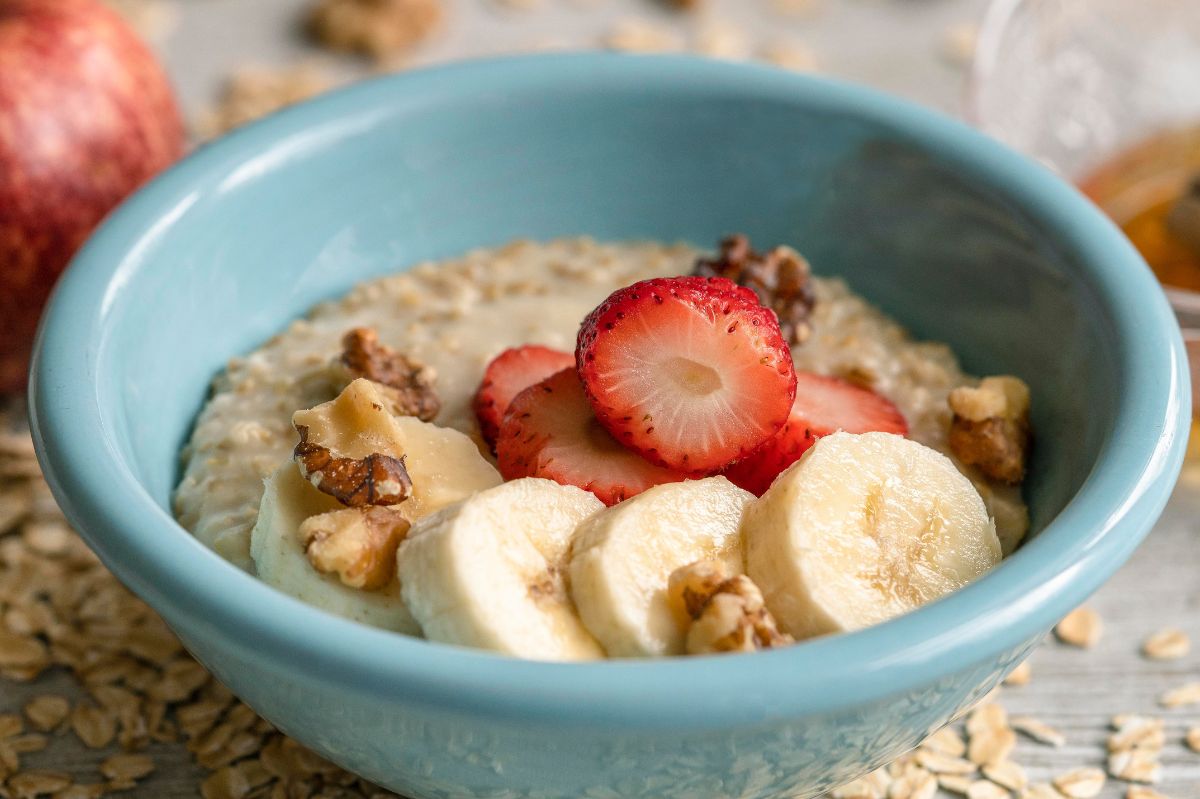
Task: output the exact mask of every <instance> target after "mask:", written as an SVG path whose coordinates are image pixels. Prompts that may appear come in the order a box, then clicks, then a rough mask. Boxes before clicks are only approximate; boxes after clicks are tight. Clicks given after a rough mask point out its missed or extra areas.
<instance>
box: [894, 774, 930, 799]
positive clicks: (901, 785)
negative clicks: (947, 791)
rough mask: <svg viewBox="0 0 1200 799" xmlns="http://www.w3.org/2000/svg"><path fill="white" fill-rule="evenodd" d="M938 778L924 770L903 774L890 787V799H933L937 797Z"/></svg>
mask: <svg viewBox="0 0 1200 799" xmlns="http://www.w3.org/2000/svg"><path fill="white" fill-rule="evenodd" d="M937 789H938V782H937V778H936V777H934V776H933V775H932V774H930V773H929V772H928V771H925V770H924V769H919V768H918V769H914V770H911V771H908V772H906V773H904V774H901V775H900V777H898V778H897V779H896V780H894V781H893V782H892V784H891V785H890V786H889V787H888V799H933V798H934V796H936V795H937Z"/></svg>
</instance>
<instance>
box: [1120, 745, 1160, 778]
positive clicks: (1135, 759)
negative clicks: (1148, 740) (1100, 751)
mask: <svg viewBox="0 0 1200 799" xmlns="http://www.w3.org/2000/svg"><path fill="white" fill-rule="evenodd" d="M1158 756H1159V751H1158V750H1154V749H1126V750H1123V751H1120V752H1115V753H1113V754H1112V755H1111V756H1110V757H1109V758H1108V773H1109V774H1111V775H1112V776H1114V777H1116V778H1117V779H1119V780H1125V781H1126V782H1145V783H1149V784H1151V785H1155V784H1157V783H1159V782H1161V781H1162V763H1160V762H1159V761H1158Z"/></svg>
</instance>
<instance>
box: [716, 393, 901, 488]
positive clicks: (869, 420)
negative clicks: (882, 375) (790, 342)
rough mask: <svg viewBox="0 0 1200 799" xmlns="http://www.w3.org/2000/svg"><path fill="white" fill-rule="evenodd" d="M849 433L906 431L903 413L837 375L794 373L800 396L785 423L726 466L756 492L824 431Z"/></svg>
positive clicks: (727, 472) (734, 478) (767, 485)
mask: <svg viewBox="0 0 1200 799" xmlns="http://www.w3.org/2000/svg"><path fill="white" fill-rule="evenodd" d="M838 430H844V431H846V432H847V433H870V432H876V431H877V432H882V433H897V434H899V435H902V436H905V435H908V423H907V422H906V421H905V420H904V414H902V413H900V410H899V409H898V408H897V407H896V406H895V405H893V404H892V403H891V401H890V400H888V399H887V398H885V397H881V396H880V395H878V394H876V393H875V392H874V391H870V390H868V389H865V388H861V387H859V386H856V385H854V384H853V383H847V382H846V381H845V380H839V379H838V378H836V377H826V376H824V375H818V374H813V373H812V372H797V373H796V400H795V402H793V403H792V413H791V415H790V416H789V417H788V420H787V423H786V424H785V425H784V426H783V428H782V429H781V430H780V431H779V432H778V433H776V434H775V436H774V437H773V438H771V439H770V440H769V441H767V443H765V444H763V445H762V446H761V447H759V448H758V449H757V450H755V451H754V452H752V453H750V454H749V455H748V456H746V457H745V458H743V459H741V460H740V461H738V462H737V463H735V464H733V466H730V467H729V468H728V469H726V470H725V476H726V477H728V478H729V480H730V481H731V482H732V483H734V484H736V485H739V486H741V487H742V488H744V489H746V490H747V491H750V492H752V493H754V494H756V495H758V496H762V495H763V492H765V491H766V490H767V489H768V488H770V487H771V483H772V482H773V481H774V480H775V478H776V477H777V476H778V475H779V473H780V472H782V471H783V470H784V469H786V468H787V467H789V466H791V465H792V464H793V463H795V462H796V461H798V460H800V456H801V455H803V454H804V453H805V452H806V451H807V450H808V448H809V447H811V446H812V445H813V444H814V443H816V440H817V439H818V438H820V437H821V436H827V435H829V434H830V433H835V432H837V431H838Z"/></svg>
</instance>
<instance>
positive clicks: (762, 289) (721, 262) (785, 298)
mask: <svg viewBox="0 0 1200 799" xmlns="http://www.w3.org/2000/svg"><path fill="white" fill-rule="evenodd" d="M692 274H694V275H699V276H701V277H724V278H728V279H729V280H732V281H733V282H734V283H737V284H738V285H739V286H745V287H746V288H748V289H750V290H751V291H753V292H754V293H755V294H756V295H758V299H759V302H761V303H762V304H763V305H765V306H767V307H768V308H770V309H771V310H772V311H774V312H775V316H776V317H778V319H779V329H780V330H781V331H782V332H783V338H784V340H785V341H787V342H788V343H789V344H802V343H804V341H805V340H807V339H808V337H809V335H810V334H811V333H812V326H811V323H810V322H809V317H810V315H811V314H812V309H813V305H815V304H816V295H815V294H814V293H813V288H812V279H811V278H812V270H811V269H810V268H809V265H808V261H806V260H804V258H803V257H801V255H800V253H798V252H796V251H795V250H793V249H792V248H791V247H776V248H775V249H773V250H771V251H770V252H768V253H766V254H765V255H764V254H761V253H758V252H755V251H754V249H753V248H752V247H751V246H750V240H749V239H748V238H746V237H745V236H743V235H741V234H738V235H734V236H728V237H726V238H724V239H722V240H721V244H720V250H719V252H718V254H717V257H716V258H701V259H699V260H697V261H696V266H695V268H694V269H693V270H692Z"/></svg>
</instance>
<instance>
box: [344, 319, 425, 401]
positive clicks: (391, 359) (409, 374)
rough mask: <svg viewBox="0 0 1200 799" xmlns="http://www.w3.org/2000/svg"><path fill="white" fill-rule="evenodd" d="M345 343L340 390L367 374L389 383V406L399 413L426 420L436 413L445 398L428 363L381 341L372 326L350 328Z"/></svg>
mask: <svg viewBox="0 0 1200 799" xmlns="http://www.w3.org/2000/svg"><path fill="white" fill-rule="evenodd" d="M342 347H343V351H342V355H341V357H340V358H339V359H338V365H339V366H340V367H341V369H342V370H344V372H345V373H347V379H346V380H344V382H343V385H341V386H339V390H341V389H342V388H345V387H346V386H347V385H349V384H350V383H351V382H352V381H353V380H355V379H357V378H360V377H364V378H366V379H367V380H370V381H371V382H373V383H378V384H380V385H381V386H385V387H386V389H385V391H384V392H383V394H384V395H385V396H386V397H387V398H388V399H389V400H391V403H392V407H391V408H389V410H391V412H392V413H393V414H395V415H396V416H415V417H417V418H418V419H420V420H421V421H423V422H430V421H433V419H434V417H436V416H437V414H438V411H439V410H441V407H442V402H441V400H440V399H439V398H438V395H437V392H435V391H434V389H433V385H434V381H435V380H436V377H437V376H436V375H435V374H434V372H433V370H432V369H430V368H429V367H428V366H425V365H424V364H421V363H418V362H417V361H414V360H412V359H410V358H408V357H406V356H404V355H401V354H400V353H398V352H396V351H395V350H393V349H391V348H390V347H386V346H384V345H383V344H380V343H379V336H378V335H377V334H376V333H375V331H374V330H372V329H371V328H369V327H358V328H355V329H353V330H351V331H350V332H349V333H347V334H346V335H345V337H344V338H343V339H342Z"/></svg>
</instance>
